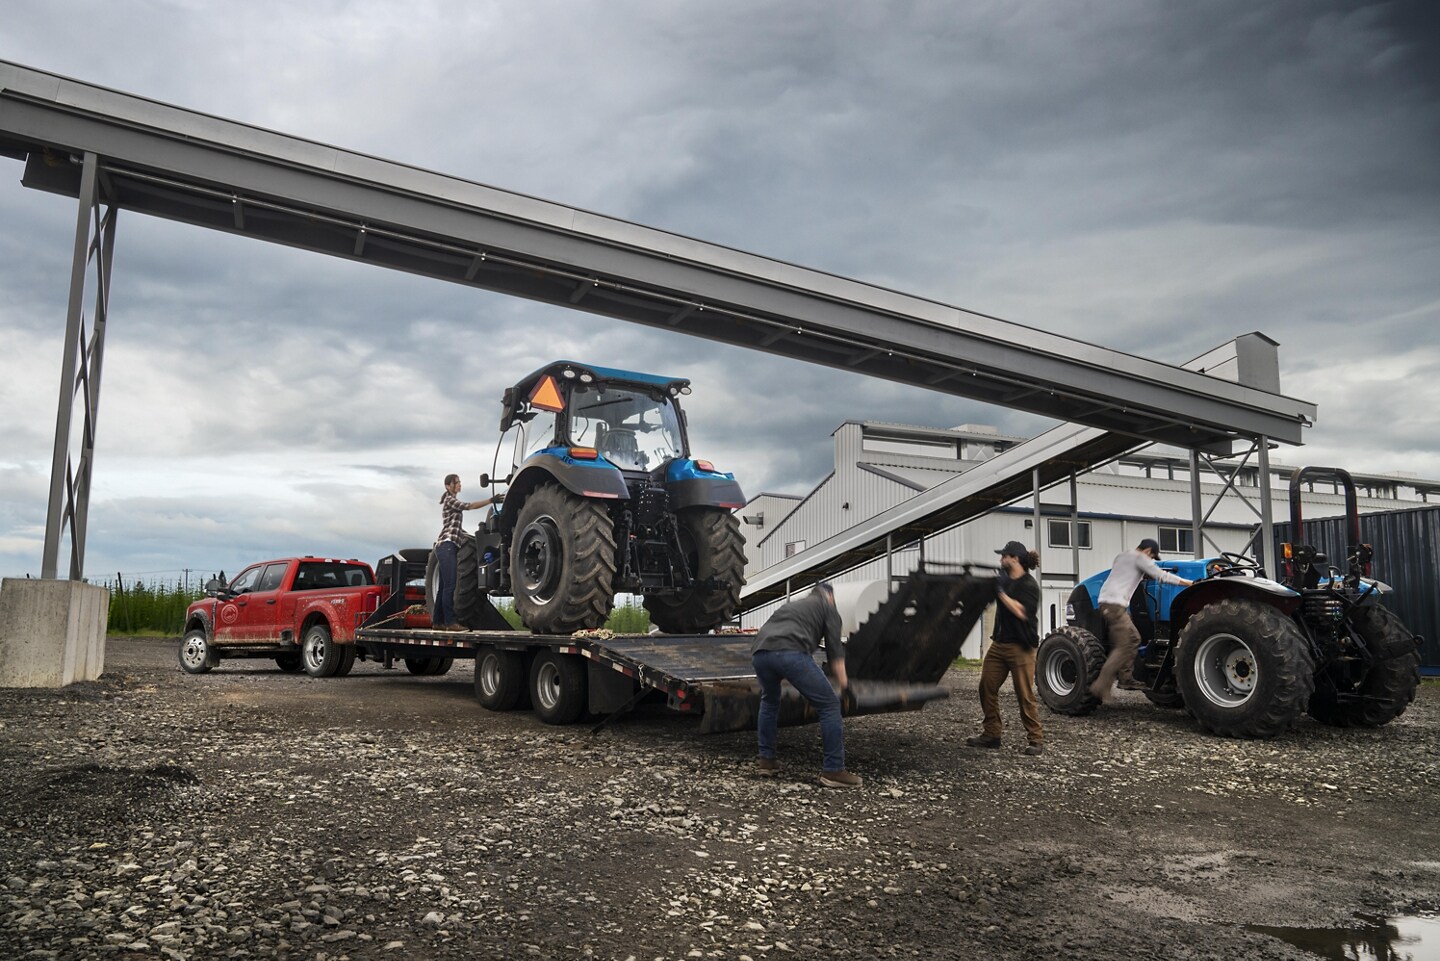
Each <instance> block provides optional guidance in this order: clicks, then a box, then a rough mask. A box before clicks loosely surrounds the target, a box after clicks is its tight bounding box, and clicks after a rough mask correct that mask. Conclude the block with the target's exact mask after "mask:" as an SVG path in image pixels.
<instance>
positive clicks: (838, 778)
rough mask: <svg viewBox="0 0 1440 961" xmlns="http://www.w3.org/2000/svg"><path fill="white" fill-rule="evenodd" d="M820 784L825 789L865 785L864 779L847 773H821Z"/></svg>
mask: <svg viewBox="0 0 1440 961" xmlns="http://www.w3.org/2000/svg"><path fill="white" fill-rule="evenodd" d="M820 783H821V784H823V785H825V786H826V787H859V786H860V785H862V784H864V783H865V779H864V778H862V777H861V776H860V775H858V774H851V773H850V772H849V771H822V772H820Z"/></svg>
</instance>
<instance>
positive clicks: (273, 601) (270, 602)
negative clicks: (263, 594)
mask: <svg viewBox="0 0 1440 961" xmlns="http://www.w3.org/2000/svg"><path fill="white" fill-rule="evenodd" d="M265 603H266V604H274V603H275V598H273V597H272V598H270V600H268V601H266V602H265Z"/></svg>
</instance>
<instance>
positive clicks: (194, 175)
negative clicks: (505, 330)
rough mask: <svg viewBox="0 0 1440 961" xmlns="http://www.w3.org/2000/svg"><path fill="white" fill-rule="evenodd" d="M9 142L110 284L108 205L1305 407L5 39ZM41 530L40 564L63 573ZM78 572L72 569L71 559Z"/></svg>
mask: <svg viewBox="0 0 1440 961" xmlns="http://www.w3.org/2000/svg"><path fill="white" fill-rule="evenodd" d="M0 155H3V156H8V157H11V158H14V159H17V160H22V161H23V162H24V165H25V167H24V175H23V182H24V183H25V185H26V186H29V187H33V188H37V189H41V190H47V191H51V192H55V193H59V194H63V195H66V196H70V197H76V198H78V200H79V203H80V216H79V218H78V222H77V233H76V258H75V263H74V267H73V270H74V275H75V276H78V277H80V278H81V279H82V280H83V277H84V274H85V271H86V270H87V269H89V268H90V266H91V265H92V264H93V265H94V269H96V270H97V272H98V273H99V274H100V288H101V289H100V295H99V296H100V297H102V298H106V297H108V279H109V270H108V267H109V256H110V250H111V245H112V244H113V240H114V228H115V221H114V212H115V211H116V210H121V209H123V210H130V211H136V212H139V213H145V214H151V215H153V216H158V217H163V218H167V219H171V220H176V221H181V222H185V223H190V224H195V225H199V226H204V227H210V228H213V229H217V230H223V231H226V232H229V233H235V234H240V235H244V236H249V237H254V238H256V239H258V240H265V241H270V242H273V243H280V244H285V245H288V246H292V247H299V248H302V249H306V250H313V251H316V252H320V253H325V254H330V255H333V256H337V257H344V258H347V259H350V260H357V261H361V262H363V263H370V264H374V265H376V266H382V267H388V268H391V269H396V270H404V271H408V272H411V273H415V274H420V275H422V276H427V277H434V278H436V279H441V280H447V281H451V282H453V283H459V284H466V285H469V286H473V287H478V288H483V289H486V290H492V291H498V292H501V293H507V294H512V295H515V296H520V297H526V298H529V299H532V300H538V301H542V302H546V303H551V304H556V305H559V306H563V307H572V308H575V309H577V310H582V311H588V312H592V313H596V314H601V315H605V316H609V317H615V318H619V319H622V320H626V321H631V322H634V323H639V324H645V325H648V326H651V327H655V328H658V329H662V330H672V331H677V332H680V333H685V334H690V335H693V336H697V337H703V338H705V339H707V340H713V341H717V342H721V343H727V344H732V345H735V346H740V347H745V348H750V349H755V350H763V351H767V352H769V353H774V354H778V355H781V356H785V357H791V358H794V359H798V360H803V361H808V362H812V363H817V364H823V365H826V366H830V367H833V368H837V369H841V370H850V371H854V372H857V373H860V374H864V375H867V376H873V377H880V378H885V379H888V380H892V381H896V382H899V383H904V384H908V385H913V386H917V387H924V388H927V389H930V390H936V391H940V392H943V393H949V394H954V395H957V396H962V397H968V398H974V399H977V400H981V401H986V402H989V403H995V404H1001V405H1003V406H1006V407H1013V408H1016V409H1020V410H1026V411H1030V412H1033V413H1037V414H1041V415H1044V416H1047V417H1053V418H1056V419H1059V420H1062V421H1067V422H1072V423H1075V424H1080V425H1084V426H1087V427H1091V428H1096V429H1098V430H1100V431H1101V432H1108V433H1115V434H1119V435H1123V436H1124V437H1125V438H1127V439H1128V441H1127V442H1129V443H1132V444H1139V443H1142V442H1163V443H1168V444H1174V445H1178V446H1182V447H1186V448H1190V449H1192V450H1195V449H1200V450H1206V451H1214V452H1228V451H1229V450H1231V449H1233V446H1234V445H1235V444H1237V443H1240V442H1245V441H1251V442H1253V441H1254V439H1256V438H1272V439H1274V440H1276V441H1280V442H1284V443H1291V444H1297V443H1300V440H1301V432H1302V429H1303V428H1304V427H1305V426H1307V425H1308V424H1309V423H1310V422H1312V421H1313V419H1314V416H1315V407H1314V405H1313V404H1309V403H1307V402H1305V401H1301V400H1296V399H1294V398H1290V397H1286V396H1284V395H1282V394H1280V393H1279V392H1278V385H1275V389H1261V388H1260V387H1256V386H1252V385H1247V384H1240V383H1232V382H1228V381H1222V380H1217V379H1215V378H1211V377H1208V376H1206V375H1204V374H1200V373H1197V372H1194V371H1189V370H1184V369H1182V368H1180V367H1175V366H1172V365H1168V364H1163V363H1158V362H1155V361H1150V360H1145V359H1142V358H1139V357H1134V356H1132V355H1129V354H1125V353H1122V352H1119V351H1114V350H1108V349H1105V348H1102V347H1097V346H1094V345H1091V344H1087V343H1083V342H1081V341H1076V340H1071V339H1068V338H1064V337H1059V336H1056V335H1053V334H1048V333H1045V332H1043V331H1037V330H1034V329H1032V328H1027V327H1023V326H1020V325H1017V324H1013V323H1009V322H1006V321H1003V320H999V319H997V318H994V317H990V316H987V315H984V314H979V313H975V312H973V311H968V310H964V309H961V308H957V307H951V306H947V305H945V304H940V303H937V302H935V301H931V300H925V299H923V298H919V297H912V296H909V295H906V294H901V293H897V292H895V291H891V290H886V289H883V288H880V287H876V286H873V285H869V284H864V283H861V282H858V281H854V280H848V279H845V278H842V277H837V276H834V275H831V274H826V273H823V272H820V271H815V270H808V269H805V268H802V267H797V266H794V265H791V264H787V263H782V262H780V261H776V260H770V259H767V258H764V257H758V256H755V255H753V254H747V253H743V252H741V251H738V250H734V249H731V248H728V247H723V246H719V245H716V244H709V243H705V242H703V241H698V240H693V239H690V238H687V237H682V236H678V235H676V234H671V233H666V232H664V231H660V230H654V229H651V228H648V227H642V226H639V225H636V224H632V223H627V222H625V221H622V220H617V219H614V218H610V217H604V216H601V215H598V214H594V213H589V212H587V211H583V210H578V209H576V208H573V207H566V206H563V205H561V204H555V203H550V202H547V201H543V200H538V199H536V198H533V197H528V196H525V195H522V194H518V193H513V192H510V191H505V190H499V189H496V188H494V187H488V186H485V185H482V184H478V183H474V182H471V181H467V180H462V179H459V178H456V177H450V176H446V175H444V174H439V173H434V172H431V171H427V170H422V169H418V168H416V167H411V166H407V165H404V164H399V163H394V162H391V161H386V160H381V159H378V158H375V157H371V156H367V155H364V154H360V153H354V152H351V151H346V150H341V149H339V148H336V147H331V146H326V145H323V144H319V143H315V142H313V141H309V140H304V139H302V138H299V137H292V136H288V135H285V134H280V133H275V132H272V131H268V130H263V129H260V128H257V127H253V126H249V125H246V124H243V123H237V122H235V121H231V120H225V119H223V118H219V117H214V116H209V115H206V114H203V113H198V112H195V111H191V110H185V109H183V108H179V107H175V106H171V105H168V104H164V103H159V102H157V101H153V100H148V99H145V98H142V97H137V96H133V95H130V94H126V93H121V92H117V91H114V90H109V89H106V88H104V87H99V86H96V85H93V84H88V83H84V82H81V81H77V80H72V79H68V78H65V77H61V76H57V75H55V74H51V73H46V72H44V71H40V70H35V69H32V68H28V67H24V66H21V65H18V64H13V63H8V62H5V61H0ZM102 208H104V209H105V210H106V211H108V212H107V213H106V214H105V215H104V216H103V217H102V216H101V210H102ZM97 250H98V251H102V253H101V254H96V253H94V251H97ZM71 290H72V296H71V308H70V327H71V329H70V330H69V331H68V332H67V359H66V361H65V364H66V365H67V366H66V367H65V368H63V369H62V385H64V386H62V402H61V411H60V417H59V418H58V419H61V420H63V419H64V418H65V417H66V416H67V414H68V410H69V407H68V405H67V404H66V402H65V400H64V397H63V395H64V394H65V391H66V389H67V388H68V389H70V390H71V391H72V395H73V393H74V391H75V389H76V388H75V387H74V384H75V382H76V379H77V378H76V371H75V369H76V367H77V365H78V367H79V369H80V372H81V375H82V377H83V375H84V374H85V372H86V371H89V372H90V376H89V377H88V378H84V379H85V381H86V385H87V386H86V389H85V395H86V400H87V406H86V411H87V420H86V424H85V436H86V437H87V443H88V438H90V437H92V436H93V423H92V421H93V415H94V411H95V407H96V404H97V403H98V394H99V357H100V355H101V349H100V348H101V347H102V346H103V342H102V341H101V330H99V329H97V330H96V331H95V332H94V335H93V336H92V337H91V338H90V339H89V341H88V344H87V341H86V338H85V337H84V336H82V332H81V331H80V329H79V328H80V324H81V315H82V313H83V312H82V311H81V309H80V308H79V306H78V297H79V296H80V295H81V294H82V293H83V290H84V284H83V282H82V283H79V284H78V285H77V284H76V283H74V282H72V285H71ZM71 334H73V335H74V336H70V335H71ZM72 351H73V356H71V355H72ZM91 365H93V370H92V369H91ZM62 433H64V431H63V430H57V438H56V452H57V453H56V458H57V459H56V464H57V466H56V467H55V469H54V470H53V471H52V488H53V489H54V490H59V489H60V487H59V485H61V484H63V483H65V482H66V481H67V478H68V477H71V476H84V477H87V478H88V476H89V475H88V463H82V464H80V465H78V468H77V467H75V466H74V465H71V467H69V468H67V465H66V463H65V461H64V460H63V458H62V457H61V451H62V448H65V447H66V445H67V444H68V440H67V438H68V434H66V435H65V436H64V437H62V436H61V434H62ZM88 450H89V448H88V447H87V448H86V451H87V456H88ZM51 503H52V510H51V524H50V527H53V528H54V529H55V531H56V532H57V533H58V530H59V524H60V521H59V520H58V518H59V517H60V516H61V515H60V514H57V508H56V505H57V504H60V503H63V504H64V505H66V506H65V510H64V511H63V512H62V513H63V515H64V517H65V518H66V519H67V521H68V522H69V523H70V524H71V529H72V546H74V547H75V548H76V553H77V554H82V553H83V528H84V513H85V508H84V490H83V489H82V490H78V491H77V490H71V491H69V492H68V496H67V497H61V496H59V495H58V494H54V495H52V502H51ZM77 529H78V531H79V532H80V534H81V539H80V541H79V542H76V541H75V533H76V530H77ZM50 533H51V531H50V528H47V550H46V576H54V558H53V553H52V549H51V544H52V538H51V537H50ZM71 576H72V577H73V578H78V577H79V570H78V565H76V564H74V563H72V568H71Z"/></svg>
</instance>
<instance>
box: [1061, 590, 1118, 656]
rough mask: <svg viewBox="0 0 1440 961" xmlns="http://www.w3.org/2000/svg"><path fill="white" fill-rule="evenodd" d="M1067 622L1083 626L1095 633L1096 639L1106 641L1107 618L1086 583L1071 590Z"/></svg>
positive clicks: (1067, 608) (1066, 615) (1066, 609)
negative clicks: (1097, 605)
mask: <svg viewBox="0 0 1440 961" xmlns="http://www.w3.org/2000/svg"><path fill="white" fill-rule="evenodd" d="M1065 622H1066V623H1067V624H1070V625H1072V626H1074V627H1081V628H1084V629H1085V630H1087V631H1089V632H1090V633H1091V634H1093V635H1094V636H1095V638H1096V640H1098V641H1100V642H1101V643H1104V644H1106V646H1107V647H1108V646H1109V644H1108V642H1106V635H1107V634H1108V633H1109V632H1108V631H1106V629H1105V618H1103V617H1101V616H1100V611H1099V609H1098V608H1096V606H1095V600H1094V598H1092V597H1091V596H1090V589H1089V588H1088V587H1086V586H1085V585H1084V584H1077V585H1075V589H1074V590H1072V591H1071V592H1070V597H1069V599H1068V600H1067V601H1066V602H1065Z"/></svg>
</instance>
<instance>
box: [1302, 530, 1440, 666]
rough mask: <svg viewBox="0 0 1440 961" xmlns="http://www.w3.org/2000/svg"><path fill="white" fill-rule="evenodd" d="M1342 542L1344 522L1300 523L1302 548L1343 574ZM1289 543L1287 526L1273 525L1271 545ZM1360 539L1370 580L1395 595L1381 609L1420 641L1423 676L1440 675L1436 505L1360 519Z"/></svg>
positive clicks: (1439, 553)
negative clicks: (1368, 551)
mask: <svg viewBox="0 0 1440 961" xmlns="http://www.w3.org/2000/svg"><path fill="white" fill-rule="evenodd" d="M1347 537H1348V535H1347V527H1346V523H1345V518H1343V517H1326V518H1322V519H1320V520H1308V519H1307V520H1306V521H1305V543H1308V544H1313V545H1315V546H1316V547H1318V548H1320V550H1322V551H1324V552H1325V555H1326V556H1327V557H1329V558H1330V562H1331V563H1332V564H1334V565H1335V566H1336V567H1339V568H1341V569H1342V570H1343V569H1344V561H1345V555H1346V553H1347V548H1348V546H1349V545H1348V544H1347V543H1346V541H1347ZM1290 539H1291V537H1290V524H1289V522H1288V521H1287V522H1285V523H1280V524H1276V525H1275V540H1276V543H1277V544H1284V543H1286V542H1289V541H1290ZM1360 539H1361V540H1362V541H1364V542H1365V543H1367V544H1370V545H1371V546H1373V547H1374V548H1375V560H1374V562H1373V565H1372V570H1373V573H1374V575H1375V577H1376V578H1378V579H1379V580H1382V581H1384V582H1385V583H1386V584H1389V585H1390V586H1391V587H1393V588H1394V589H1395V592H1394V593H1393V594H1387V595H1385V598H1384V603H1385V606H1386V607H1388V608H1390V609H1391V610H1392V611H1394V612H1395V614H1396V616H1398V617H1399V618H1400V620H1402V621H1404V622H1405V626H1406V627H1408V628H1410V630H1412V631H1414V632H1415V633H1416V634H1419V635H1421V636H1422V637H1424V638H1425V642H1424V644H1422V645H1421V647H1420V663H1421V664H1422V665H1424V668H1423V669H1424V671H1425V673H1426V674H1440V504H1427V505H1426V506H1424V507H1411V508H1406V509H1404V510H1396V511H1381V512H1378V513H1374V514H1361V515H1360ZM1275 556H1276V557H1278V556H1279V552H1278V551H1277V552H1276V554H1275Z"/></svg>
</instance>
